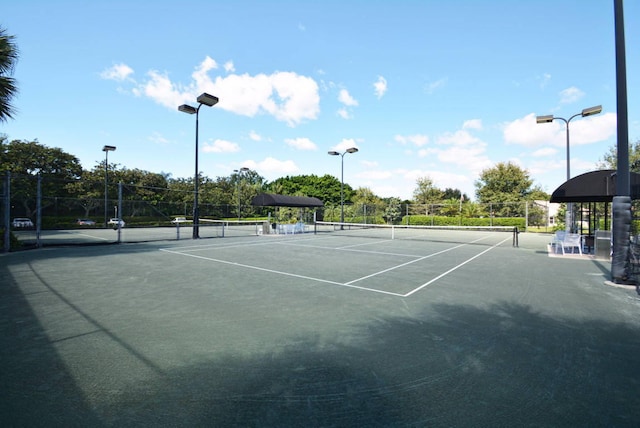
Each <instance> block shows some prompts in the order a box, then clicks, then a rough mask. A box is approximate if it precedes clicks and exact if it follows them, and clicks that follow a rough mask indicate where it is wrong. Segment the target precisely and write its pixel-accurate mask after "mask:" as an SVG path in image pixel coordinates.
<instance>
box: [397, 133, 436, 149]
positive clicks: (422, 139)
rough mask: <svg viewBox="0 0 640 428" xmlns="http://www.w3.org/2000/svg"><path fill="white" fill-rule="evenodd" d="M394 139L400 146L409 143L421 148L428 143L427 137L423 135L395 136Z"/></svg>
mask: <svg viewBox="0 0 640 428" xmlns="http://www.w3.org/2000/svg"><path fill="white" fill-rule="evenodd" d="M394 139H395V140H396V141H397V142H399V143H400V144H402V145H406V144H409V143H411V144H413V145H415V146H417V147H422V146H424V145H426V144H428V143H429V137H428V136H427V135H423V134H416V135H407V136H404V135H396V136H395V137H394Z"/></svg>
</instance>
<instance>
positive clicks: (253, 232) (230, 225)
mask: <svg viewBox="0 0 640 428" xmlns="http://www.w3.org/2000/svg"><path fill="white" fill-rule="evenodd" d="M265 227H267V228H268V227H269V223H268V222H265V221H264V220H209V219H204V218H201V219H200V226H199V231H200V237H202V238H210V237H216V238H224V237H225V236H226V237H231V236H257V235H262V233H263V231H264V228H265Z"/></svg>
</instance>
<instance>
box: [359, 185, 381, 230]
mask: <svg viewBox="0 0 640 428" xmlns="http://www.w3.org/2000/svg"><path fill="white" fill-rule="evenodd" d="M351 201H352V202H353V215H354V216H358V217H360V218H359V219H358V222H364V223H370V222H371V221H370V219H371V218H372V217H373V218H374V221H375V217H380V218H381V217H382V213H383V211H384V208H385V204H384V202H383V201H382V199H381V198H380V197H378V196H376V195H375V194H374V193H373V192H372V191H371V189H369V188H368V187H359V188H357V189H356V191H355V194H354V195H353V198H351Z"/></svg>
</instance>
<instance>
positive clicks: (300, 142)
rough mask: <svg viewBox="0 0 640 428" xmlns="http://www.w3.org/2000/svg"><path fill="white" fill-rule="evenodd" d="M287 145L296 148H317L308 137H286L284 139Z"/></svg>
mask: <svg viewBox="0 0 640 428" xmlns="http://www.w3.org/2000/svg"><path fill="white" fill-rule="evenodd" d="M284 142H285V143H287V145H288V146H291V147H293V148H296V149H298V150H317V149H318V147H317V146H316V145H315V143H314V142H313V141H311V140H310V139H308V138H287V139H285V140H284Z"/></svg>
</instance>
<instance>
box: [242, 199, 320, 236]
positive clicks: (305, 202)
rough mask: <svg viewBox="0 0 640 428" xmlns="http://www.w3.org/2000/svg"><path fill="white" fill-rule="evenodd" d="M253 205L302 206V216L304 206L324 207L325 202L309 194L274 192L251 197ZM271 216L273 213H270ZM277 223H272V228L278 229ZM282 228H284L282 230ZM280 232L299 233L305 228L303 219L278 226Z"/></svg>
mask: <svg viewBox="0 0 640 428" xmlns="http://www.w3.org/2000/svg"><path fill="white" fill-rule="evenodd" d="M251 205H253V206H254V207H275V208H279V207H286V208H300V211H301V215H300V218H302V210H303V209H304V208H322V207H323V206H324V204H323V203H322V201H321V200H320V199H318V198H313V197H309V196H290V195H276V194H273V193H260V194H259V195H256V196H254V197H253V198H252V199H251ZM269 216H271V214H269ZM276 226H277V225H276V223H272V228H273V229H274V231H275V230H276ZM281 229H282V230H281ZM277 230H278V233H298V232H302V231H304V230H305V225H304V223H303V222H302V221H298V223H297V224H296V225H293V224H284V225H279V226H278V227H277Z"/></svg>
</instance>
